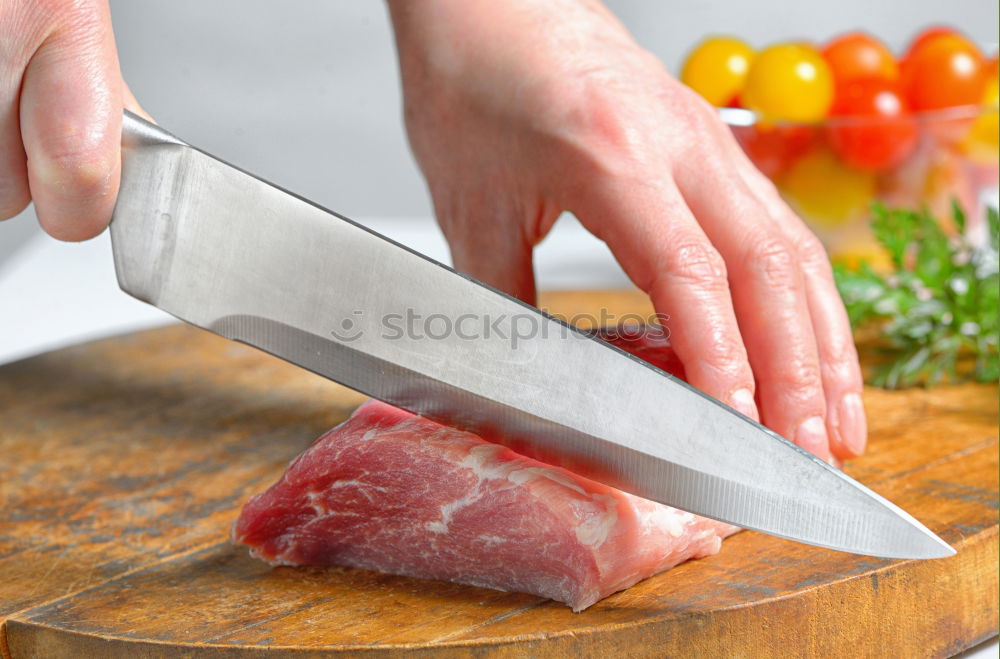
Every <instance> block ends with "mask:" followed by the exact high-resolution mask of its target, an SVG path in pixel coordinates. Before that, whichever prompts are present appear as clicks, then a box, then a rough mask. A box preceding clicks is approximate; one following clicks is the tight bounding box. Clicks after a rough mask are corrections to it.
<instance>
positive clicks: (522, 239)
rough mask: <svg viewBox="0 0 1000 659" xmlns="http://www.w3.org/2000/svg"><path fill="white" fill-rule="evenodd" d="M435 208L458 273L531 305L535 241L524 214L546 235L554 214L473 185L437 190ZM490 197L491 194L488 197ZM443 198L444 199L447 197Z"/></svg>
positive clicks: (539, 232) (538, 233)
mask: <svg viewBox="0 0 1000 659" xmlns="http://www.w3.org/2000/svg"><path fill="white" fill-rule="evenodd" d="M434 196H435V213H436V215H437V218H438V222H439V223H440V224H441V228H442V230H443V231H444V233H445V236H446V237H447V238H448V245H449V246H450V248H451V257H452V263H453V264H454V266H455V269H456V270H458V271H459V272H464V273H465V274H468V275H471V276H472V277H475V278H476V279H478V280H479V281H481V282H483V283H486V284H489V285H490V286H492V287H494V288H497V289H499V290H501V291H503V292H505V293H507V294H508V295H512V296H514V297H516V298H518V299H519V300H521V301H523V302H527V303H528V304H535V300H536V297H537V293H536V290H535V271H534V264H533V255H534V247H535V245H534V241H533V240H532V237H531V235H528V234H527V233H526V232H525V230H524V227H525V225H532V226H535V224H536V223H535V222H525V221H522V218H524V217H526V216H530V215H533V216H535V219H536V220H537V225H538V226H540V227H541V228H540V230H539V231H538V232H537V235H538V236H539V239H540V237H542V236H544V235H545V233H547V232H548V228H550V227H551V226H552V224H553V223H554V222H555V218H556V216H557V215H558V213H555V212H553V211H546V210H544V209H541V210H539V209H534V210H533V211H532V212H531V213H528V212H526V210H525V209H522V208H516V207H515V208H510V207H508V206H506V205H505V204H504V203H503V201H501V200H502V199H504V198H506V199H508V200H509V199H512V197H509V196H508V197H505V196H504V195H500V194H497V195H496V196H495V197H493V195H491V194H489V192H488V191H482V193H481V194H478V193H477V189H474V188H469V189H464V190H462V191H455V190H449V191H448V192H443V191H439V194H435V195H434ZM491 197H492V198H491ZM445 200H447V201H445ZM532 235H535V234H532Z"/></svg>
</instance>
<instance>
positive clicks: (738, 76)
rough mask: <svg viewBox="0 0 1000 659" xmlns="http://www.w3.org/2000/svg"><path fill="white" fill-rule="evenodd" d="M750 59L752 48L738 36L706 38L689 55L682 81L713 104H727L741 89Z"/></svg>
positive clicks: (719, 105)
mask: <svg viewBox="0 0 1000 659" xmlns="http://www.w3.org/2000/svg"><path fill="white" fill-rule="evenodd" d="M751 60H753V49H752V48H750V46H748V45H746V44H745V43H743V42H742V41H740V40H739V39H733V38H730V37H715V38H712V39H706V40H704V41H702V42H701V43H700V44H699V45H698V47H697V48H695V49H694V50H693V51H691V54H690V55H688V58H687V60H686V61H685V62H684V68H683V69H682V70H681V82H683V83H684V84H685V85H687V86H688V87H690V88H691V89H693V90H695V91H696V92H698V93H699V94H701V95H702V97H703V98H704V99H705V100H706V101H708V102H709V103H711V104H712V105H714V106H716V107H722V106H724V105H729V104H731V103H733V101H734V100H735V99H736V97H737V95H738V94H739V93H740V91H741V90H742V89H743V81H744V80H746V77H747V71H749V70H750V62H751Z"/></svg>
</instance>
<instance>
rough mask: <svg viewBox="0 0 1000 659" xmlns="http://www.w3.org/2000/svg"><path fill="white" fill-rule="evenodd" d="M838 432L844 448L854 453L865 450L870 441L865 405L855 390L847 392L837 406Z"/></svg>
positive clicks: (859, 453) (857, 453)
mask: <svg viewBox="0 0 1000 659" xmlns="http://www.w3.org/2000/svg"><path fill="white" fill-rule="evenodd" d="M837 432H838V434H839V435H840V441H841V442H843V444H844V448H846V449H847V450H848V451H850V452H851V453H852V454H854V455H861V454H862V453H864V452H865V445H866V444H867V443H868V423H867V422H866V421H865V406H864V404H863V403H862V402H861V396H859V395H858V394H857V393H855V392H851V393H849V394H845V395H844V397H843V398H841V399H840V405H838V406H837Z"/></svg>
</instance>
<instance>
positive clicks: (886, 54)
mask: <svg viewBox="0 0 1000 659" xmlns="http://www.w3.org/2000/svg"><path fill="white" fill-rule="evenodd" d="M823 57H824V58H825V59H826V61H827V64H829V65H830V71H831V72H832V73H833V80H834V83H835V84H836V85H843V84H846V83H847V82H849V81H851V80H856V79H858V78H884V79H886V80H895V79H896V78H898V77H899V66H898V65H897V64H896V58H895V57H893V55H892V52H890V51H889V49H888V48H886V47H885V44H883V43H882V42H881V41H879V40H878V39H876V38H875V37H873V36H871V35H868V34H864V33H862V32H852V33H851V34H845V35H843V36H840V37H837V38H836V39H834V40H833V41H831V42H830V43H829V44H827V46H826V48H824V49H823Z"/></svg>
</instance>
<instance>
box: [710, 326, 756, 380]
mask: <svg viewBox="0 0 1000 659" xmlns="http://www.w3.org/2000/svg"><path fill="white" fill-rule="evenodd" d="M702 360H703V361H704V363H705V366H706V367H707V368H709V369H711V370H712V371H713V372H714V373H715V375H716V376H717V378H719V379H724V380H731V381H735V382H749V383H750V384H751V388H752V383H753V373H752V372H751V371H750V365H749V362H748V361H747V353H746V349H745V348H744V347H743V343H742V342H741V341H739V340H738V339H734V338H733V337H728V336H727V337H720V338H717V339H716V340H715V341H712V343H711V344H710V346H709V350H708V352H707V353H706V354H705V355H703V356H702Z"/></svg>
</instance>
